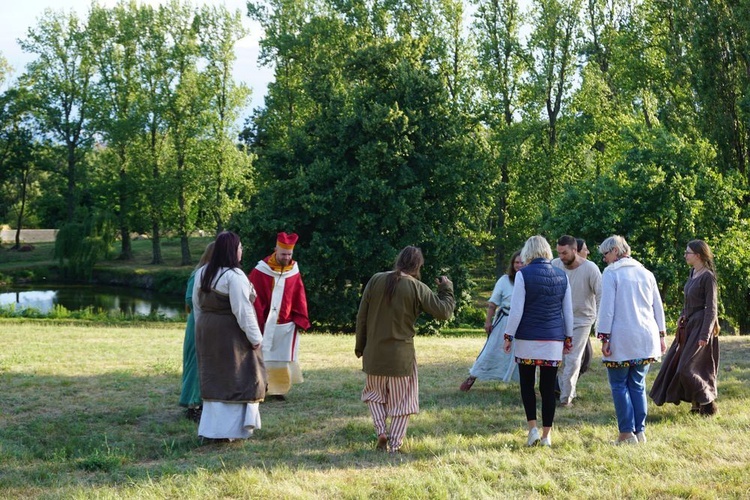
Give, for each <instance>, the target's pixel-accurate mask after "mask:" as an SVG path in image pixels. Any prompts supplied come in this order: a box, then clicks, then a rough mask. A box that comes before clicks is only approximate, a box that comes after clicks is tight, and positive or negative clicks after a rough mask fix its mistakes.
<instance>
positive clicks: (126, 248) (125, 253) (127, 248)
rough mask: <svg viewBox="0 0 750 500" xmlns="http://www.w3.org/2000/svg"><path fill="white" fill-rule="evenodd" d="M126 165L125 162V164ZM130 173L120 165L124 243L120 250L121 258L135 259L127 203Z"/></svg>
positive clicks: (121, 215)
mask: <svg viewBox="0 0 750 500" xmlns="http://www.w3.org/2000/svg"><path fill="white" fill-rule="evenodd" d="M123 165H124V164H123ZM127 180H128V174H127V172H125V167H124V166H121V167H120V186H119V191H120V192H119V198H120V200H119V201H120V213H119V214H118V215H119V219H120V220H119V222H120V235H122V242H121V243H122V245H121V250H120V256H119V257H118V259H119V260H133V246H132V244H131V241H130V228H129V227H128V211H127V208H126V205H127V203H128V193H127V190H128V186H127Z"/></svg>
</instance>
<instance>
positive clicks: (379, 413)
mask: <svg viewBox="0 0 750 500" xmlns="http://www.w3.org/2000/svg"><path fill="white" fill-rule="evenodd" d="M423 264H424V257H423V256H422V251H421V250H420V249H419V248H417V247H413V246H408V247H406V248H404V249H403V250H401V252H399V254H398V257H397V258H396V264H395V265H394V268H393V271H389V272H383V273H377V274H375V275H374V276H373V277H372V278H370V281H369V282H368V283H367V286H366V287H365V290H364V292H363V294H362V301H361V302H360V304H359V312H358V313H357V343H356V346H355V347H354V353H355V354H356V355H357V357H358V358H360V357H361V358H362V370H363V371H364V372H365V373H366V374H367V378H366V380H365V388H364V390H363V391H362V401H364V402H365V403H367V405H368V406H369V407H370V413H371V414H372V420H373V423H374V424H375V431H376V433H377V435H378V440H377V445H376V449H378V450H380V451H386V450H388V448H389V447H390V451H391V453H398V452H400V450H401V444H402V443H403V440H404V437H405V436H406V426H407V424H408V421H409V416H410V415H413V414H416V413H419V382H418V378H417V359H416V355H415V351H414V336H415V334H416V332H415V331H414V323H415V322H416V320H417V317H418V316H419V314H420V313H421V312H422V311H424V312H426V313H428V314H431V315H432V316H434V317H435V318H436V319H439V320H447V319H449V318H450V317H451V315H452V314H453V308H454V306H455V300H454V298H453V283H452V282H451V281H450V280H449V279H448V278H447V277H446V276H441V277H439V278H438V279H437V284H438V293H434V292H433V291H432V290H430V288H429V287H428V286H427V285H425V284H424V283H422V282H421V281H419V278H420V269H421V268H422V265H423ZM388 416H390V417H391V428H390V432H387V429H386V418H387V417H388Z"/></svg>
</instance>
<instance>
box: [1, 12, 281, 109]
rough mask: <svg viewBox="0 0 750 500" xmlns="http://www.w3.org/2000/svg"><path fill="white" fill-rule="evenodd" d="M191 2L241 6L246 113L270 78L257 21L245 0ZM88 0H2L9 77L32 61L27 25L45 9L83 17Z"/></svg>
mask: <svg viewBox="0 0 750 500" xmlns="http://www.w3.org/2000/svg"><path fill="white" fill-rule="evenodd" d="M137 1H138V3H144V4H151V5H158V4H161V3H166V0H137ZM191 1H192V3H193V4H194V5H202V4H204V3H209V4H211V5H219V4H224V5H225V6H226V7H227V8H228V9H229V10H230V11H232V12H234V11H236V10H240V12H241V13H242V17H243V20H244V24H245V27H247V28H248V29H249V30H250V35H249V36H247V37H245V38H243V39H242V40H240V41H239V42H237V45H236V49H235V51H236V54H237V60H236V61H235V66H234V77H235V80H236V81H238V82H244V83H245V84H246V85H247V86H248V87H250V88H251V89H252V91H253V93H252V98H251V103H250V106H248V109H247V110H246V112H245V113H244V115H245V116H249V115H250V113H251V111H252V109H253V108H257V107H261V106H262V105H263V97H264V95H265V93H266V87H267V85H268V82H270V81H271V80H272V79H273V70H272V69H271V68H265V67H264V68H259V67H258V64H257V62H258V52H259V50H260V49H259V47H258V40H259V38H260V36H261V34H262V33H261V30H260V25H258V24H257V23H256V22H254V21H251V20H250V19H248V17H247V15H246V14H247V8H246V3H247V0H191ZM98 3H99V5H102V6H105V7H112V6H114V5H116V4H117V0H98ZM90 6H91V0H4V1H3V6H2V13H1V14H0V53H2V55H3V56H4V57H5V59H7V60H8V62H9V63H10V65H11V66H12V67H13V69H14V72H13V75H12V77H18V76H19V75H20V74H21V73H22V72H23V69H24V67H25V66H26V64H28V63H29V62H31V60H32V56H31V55H30V54H27V53H25V52H24V51H23V50H21V47H20V46H19V45H18V39H19V38H25V37H26V34H27V32H28V29H29V28H30V27H32V26H35V25H36V22H37V20H38V18H39V17H41V15H42V14H43V13H44V11H45V9H51V10H54V11H64V12H69V11H71V10H72V11H74V12H75V13H76V14H78V16H79V17H81V18H84V19H85V18H86V17H87V15H88V11H89V8H90Z"/></svg>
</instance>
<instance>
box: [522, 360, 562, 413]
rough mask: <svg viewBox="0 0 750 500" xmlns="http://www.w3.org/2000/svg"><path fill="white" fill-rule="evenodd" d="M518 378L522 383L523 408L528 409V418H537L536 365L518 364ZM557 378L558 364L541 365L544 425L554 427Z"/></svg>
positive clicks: (540, 390)
mask: <svg viewBox="0 0 750 500" xmlns="http://www.w3.org/2000/svg"><path fill="white" fill-rule="evenodd" d="M518 378H519V380H520V383H521V400H522V401H523V409H524V410H526V420H536V393H534V379H535V378H536V366H534V365H521V364H519V365H518ZM556 379H557V367H556V366H540V367H539V394H541V395H542V426H543V427H552V422H553V421H554V420H555V406H556V405H557V398H556V397H555V380H556Z"/></svg>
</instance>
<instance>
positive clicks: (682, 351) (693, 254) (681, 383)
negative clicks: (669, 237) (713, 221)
mask: <svg viewBox="0 0 750 500" xmlns="http://www.w3.org/2000/svg"><path fill="white" fill-rule="evenodd" d="M685 262H686V263H687V264H688V265H690V266H691V267H692V268H693V269H692V270H691V271H690V277H689V278H688V280H687V283H685V305H684V307H683V309H682V315H681V316H680V319H679V322H678V325H684V331H683V332H682V333H680V332H681V330H682V328H678V333H677V335H676V336H675V339H674V342H672V346H671V347H670V348H669V351H668V352H667V354H666V356H665V358H664V362H663V363H662V366H661V370H659V374H658V375H657V376H656V380H654V385H653V387H652V388H651V392H650V393H649V396H651V399H653V400H654V403H656V405H657V406H661V405H663V404H664V403H674V404H676V405H678V404H680V402H681V401H686V402H689V403H691V404H692V407H691V409H690V411H691V412H692V413H700V414H701V415H705V416H710V415H713V414H715V413H716V411H717V406H716V396H717V390H716V374H717V372H718V368H719V339H718V337H717V335H718V333H719V327H718V325H719V320H718V316H717V308H718V300H717V287H716V268H715V267H714V256H713V254H712V253H711V249H710V248H709V247H708V245H707V244H706V243H705V242H704V241H702V240H693V241H691V242H690V243H688V245H687V248H686V249H685Z"/></svg>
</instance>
